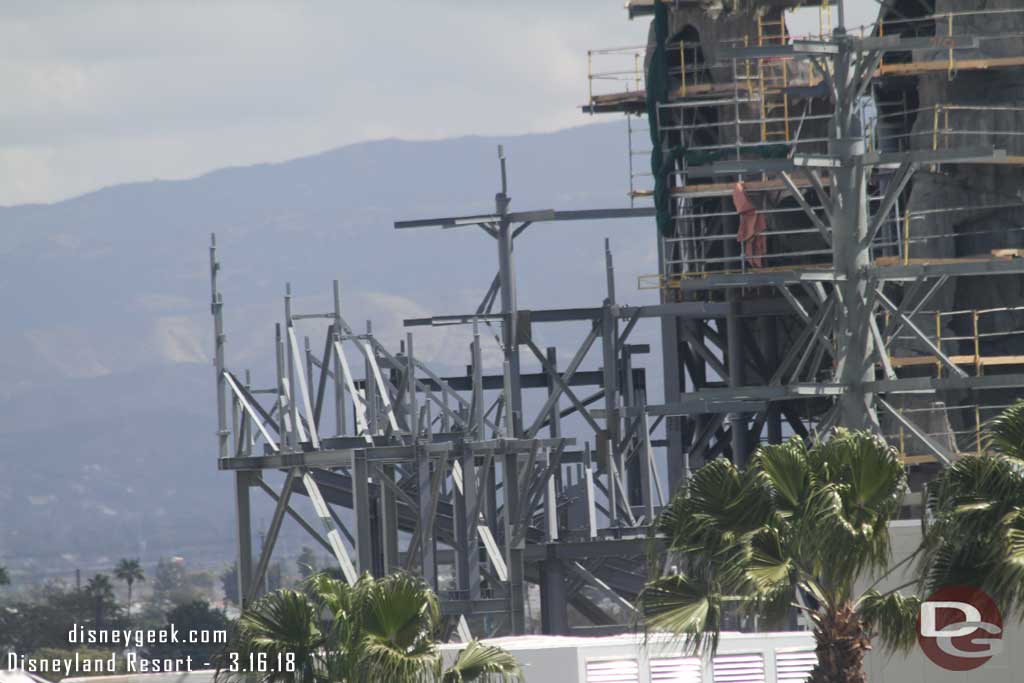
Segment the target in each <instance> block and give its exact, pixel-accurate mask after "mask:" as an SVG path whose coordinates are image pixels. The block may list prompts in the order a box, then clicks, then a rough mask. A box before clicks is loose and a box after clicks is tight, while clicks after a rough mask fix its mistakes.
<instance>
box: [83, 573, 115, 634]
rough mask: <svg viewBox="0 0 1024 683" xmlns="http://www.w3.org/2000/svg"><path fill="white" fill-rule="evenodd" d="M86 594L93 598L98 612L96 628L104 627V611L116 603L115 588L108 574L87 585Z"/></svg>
mask: <svg viewBox="0 0 1024 683" xmlns="http://www.w3.org/2000/svg"><path fill="white" fill-rule="evenodd" d="M85 593H86V595H88V596H89V597H90V598H92V601H93V605H94V607H95V610H96V628H102V627H103V611H104V609H105V608H106V606H107V605H108V604H110V603H112V602H114V586H113V584H111V583H110V577H108V576H107V575H106V574H97V575H95V576H94V577H92V578H91V579H89V582H88V583H87V584H85Z"/></svg>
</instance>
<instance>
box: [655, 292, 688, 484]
mask: <svg viewBox="0 0 1024 683" xmlns="http://www.w3.org/2000/svg"><path fill="white" fill-rule="evenodd" d="M666 293H667V290H665V291H664V292H663V293H662V303H670V301H669V299H668V297H667V296H665V294H666ZM681 353H682V348H681V347H680V344H679V319H678V318H676V317H675V316H664V317H662V318H661V363H662V375H663V376H662V386H663V387H664V397H663V401H664V403H671V402H673V401H678V400H679V398H680V397H681V396H682V394H683V389H684V382H685V380H684V379H683V376H682V371H681V369H680V363H679V359H680V354H681ZM683 419H684V418H683V417H680V416H675V415H671V416H669V417H666V418H665V439H666V441H667V444H666V450H665V457H666V461H667V464H668V487H669V491H670V492H671V491H676V490H677V489H678V488H679V487H680V486H682V485H683V483H684V482H685V477H686V471H687V470H688V469H689V468H688V467H687V465H686V463H685V462H684V460H685V459H686V458H688V457H689V450H690V449H689V444H686V443H684V440H683Z"/></svg>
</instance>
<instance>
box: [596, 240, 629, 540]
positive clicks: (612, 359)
mask: <svg viewBox="0 0 1024 683" xmlns="http://www.w3.org/2000/svg"><path fill="white" fill-rule="evenodd" d="M604 249H605V252H604V261H605V279H606V286H607V289H608V296H607V298H605V302H604V306H603V307H602V309H601V352H602V361H603V363H604V368H603V371H604V408H605V434H604V435H603V436H604V439H605V443H606V447H607V453H608V460H609V467H608V472H609V476H608V497H609V500H608V511H609V513H611V515H612V520H613V523H614V522H615V521H617V520H618V504H617V501H618V491H617V489H616V484H615V481H614V479H615V477H616V476H618V477H619V480H620V481H621V482H622V483H623V487H622V488H623V491H622V493H623V494H625V492H626V491H627V490H628V488H627V487H628V483H627V482H626V472H625V471H624V467H623V461H622V451H621V449H620V447H619V446H620V444H619V372H618V357H617V355H616V353H615V343H616V341H617V340H618V327H619V324H618V318H616V317H615V314H614V310H613V309H614V308H615V268H614V266H613V264H612V253H611V249H610V248H609V244H608V240H607V239H606V240H605V243H604ZM601 436H602V435H598V438H601ZM622 504H623V505H625V506H628V505H629V500H628V498H627V499H626V500H624V501H622Z"/></svg>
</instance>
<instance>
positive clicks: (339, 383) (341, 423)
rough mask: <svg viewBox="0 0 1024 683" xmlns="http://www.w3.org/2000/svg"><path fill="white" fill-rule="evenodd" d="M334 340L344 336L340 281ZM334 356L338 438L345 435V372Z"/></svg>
mask: <svg viewBox="0 0 1024 683" xmlns="http://www.w3.org/2000/svg"><path fill="white" fill-rule="evenodd" d="M333 334H334V339H333V340H332V341H335V342H338V343H340V342H341V334H342V323H341V286H340V285H339V284H338V281H337V280H335V281H334V331H333ZM331 355H332V356H334V424H335V427H336V428H337V431H338V436H343V435H344V434H345V378H344V377H342V373H343V372H344V370H343V369H342V367H341V358H339V357H338V354H336V353H334V354H331ZM352 400H353V401H356V400H358V399H356V397H354V396H353V397H352Z"/></svg>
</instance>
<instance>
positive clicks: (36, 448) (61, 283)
mask: <svg viewBox="0 0 1024 683" xmlns="http://www.w3.org/2000/svg"><path fill="white" fill-rule="evenodd" d="M625 135H626V134H625V130H624V126H623V125H621V122H616V123H614V124H598V125H591V126H585V127H581V128H575V129H570V130H564V131H560V132H557V133H551V134H544V135H526V136H519V137H510V138H503V139H500V140H499V139H492V138H479V137H467V138H459V139H452V140H442V141H436V142H404V141H398V140H385V141H380V142H370V143H364V144H358V145H352V146H348V147H344V148H340V149H337V150H332V151H330V152H325V153H323V154H319V155H316V156H313V157H307V158H302V159H296V160H294V161H290V162H286V163H281V164H272V165H259V166H251V167H245V168H230V169H225V170H221V171H216V172H213V173H210V174H207V175H205V176H202V177H200V178H196V179H193V180H187V181H176V182H147V183H135V184H128V185H120V186H116V187H111V188H107V189H104V190H100V191H98V192H94V193H91V194H88V195H85V196H83V197H79V198H76V199H72V200H68V201H64V202H60V203H57V204H52V205H27V206H15V207H8V208H0V292H2V294H0V297H2V301H3V305H2V310H3V312H4V324H3V325H0V377H2V378H3V382H2V383H0V467H2V469H0V472H2V475H0V510H3V511H4V514H3V523H2V524H0V563H7V564H13V565H18V566H21V565H23V564H24V562H25V561H27V560H30V559H32V560H34V561H35V562H36V563H37V566H39V567H40V568H41V569H43V568H45V569H46V570H48V571H64V570H65V569H66V568H71V567H73V566H75V565H76V564H84V563H87V562H88V561H89V560H90V558H91V559H92V560H93V561H101V562H102V561H103V560H102V558H103V557H104V556H110V557H118V556H120V555H124V554H129V553H131V554H142V555H144V556H147V557H149V558H150V559H155V558H156V557H157V556H159V555H160V554H167V553H170V552H194V553H195V554H197V555H208V556H210V557H221V556H223V557H225V558H226V557H228V556H229V555H230V553H231V552H232V545H233V542H232V539H233V533H232V530H231V527H232V524H233V520H232V512H231V503H230V498H231V495H230V488H229V479H228V477H227V476H226V475H221V474H219V473H218V472H217V471H216V469H215V463H214V461H213V458H214V435H213V433H214V424H213V419H212V415H211V413H212V408H213V393H212V392H213V389H212V370H211V368H210V366H209V360H208V359H209V357H210V354H211V344H210V336H211V332H210V320H209V274H208V251H207V247H208V243H209V234H210V233H211V232H216V233H217V236H218V242H219V244H220V245H221V260H222V261H223V263H224V270H223V273H222V278H221V279H222V284H223V291H224V297H225V301H226V311H227V326H228V355H229V361H230V362H231V364H232V365H233V366H234V367H252V368H254V370H255V373H256V377H257V379H259V378H261V377H262V378H263V379H266V377H267V375H266V373H265V372H263V371H264V370H265V369H266V368H267V367H269V363H270V362H271V361H272V356H271V353H272V349H271V339H272V336H271V335H272V325H273V323H274V321H275V320H279V319H280V317H281V313H282V299H281V297H282V295H283V291H284V283H285V281H290V282H291V283H292V287H293V289H294V291H295V293H296V297H297V299H296V306H297V308H299V309H303V310H308V309H313V310H320V309H326V307H327V306H328V305H329V304H328V301H329V299H328V297H329V292H330V281H331V280H332V279H334V278H337V279H339V280H341V283H342V287H343V291H344V298H345V306H346V314H347V316H348V317H349V319H350V320H352V321H359V322H360V324H361V321H363V320H364V319H368V318H372V319H373V321H374V329H375V331H376V332H377V333H378V334H380V335H382V336H383V337H384V338H385V339H387V340H389V343H396V344H397V339H398V338H399V335H400V334H402V333H403V332H404V331H403V330H402V328H401V318H403V317H413V316H417V315H427V314H430V313H436V314H444V313H456V312H459V313H461V312H466V311H467V310H470V309H471V308H473V307H475V304H476V302H477V301H478V300H479V298H480V296H481V295H482V293H483V291H484V289H485V288H486V286H487V284H488V283H489V282H490V279H491V277H492V276H493V274H494V269H495V263H496V261H495V254H494V246H493V242H492V241H491V240H490V238H488V237H487V236H486V235H484V234H483V233H482V232H481V231H479V230H477V229H475V228H465V229H460V230H446V231H441V230H420V231H400V232H399V231H395V230H393V229H392V227H391V223H392V221H394V220H396V219H402V218H413V217H423V216H431V215H449V214H452V213H461V212H467V211H468V212H474V211H487V210H490V209H491V208H493V195H494V192H495V191H496V189H497V162H496V155H495V147H496V145H497V144H498V143H499V142H501V143H503V144H504V145H505V148H506V153H507V156H508V158H509V171H510V176H511V181H510V194H511V195H512V198H513V207H514V208H519V209H529V208H584V207H589V208H593V207H610V206H625V205H627V204H628V200H627V198H626V189H627V184H628V182H627V181H628V176H627V170H626V154H627V152H626V139H625ZM652 232H653V228H652V227H651V226H650V224H649V223H647V222H643V221H636V222H630V221H619V222H616V223H607V224H587V225H583V224H580V225H553V224H541V225H535V226H533V227H531V228H530V232H528V233H527V234H526V235H525V236H524V238H523V239H522V240H521V241H520V242H518V243H517V258H518V260H519V281H520V288H521V289H520V302H521V305H522V306H524V307H535V308H540V307H545V306H562V305H597V304H599V303H600V299H601V297H602V296H603V287H604V275H603V272H604V271H603V268H604V264H603V245H602V238H603V237H604V236H609V237H611V238H612V239H613V245H614V247H615V252H616V258H617V261H616V270H617V273H618V275H619V281H620V283H621V284H620V286H619V288H620V291H621V292H622V295H621V297H622V298H624V299H626V300H629V301H650V300H651V297H650V296H641V294H647V295H649V293H638V292H636V290H635V276H636V275H637V274H641V273H647V272H653V271H655V270H656V266H655V244H654V240H653V239H651V236H652ZM556 272H557V273H559V274H556ZM452 334H457V332H452ZM570 338H571V335H570ZM424 339H425V342H424V343H423V344H422V345H421V346H422V348H420V346H419V345H418V349H419V353H420V355H421V356H422V357H426V358H429V359H430V360H432V361H433V362H435V363H437V364H439V365H440V366H441V367H449V368H456V367H459V366H460V364H461V363H463V362H464V354H463V350H464V347H463V345H462V342H461V341H459V342H458V343H457V344H453V343H449V341H450V339H448V338H446V337H445V336H444V335H439V334H433V335H429V334H425V335H424ZM9 511H14V514H13V515H12V514H9ZM265 517H266V518H267V519H268V518H269V513H266V515H265ZM260 519H261V518H260V517H259V515H257V520H258V521H259V520H260ZM264 521H265V520H264ZM189 548H192V549H193V550H188V549H189ZM61 555H68V558H67V559H59V556H61ZM97 558H99V560H97Z"/></svg>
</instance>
